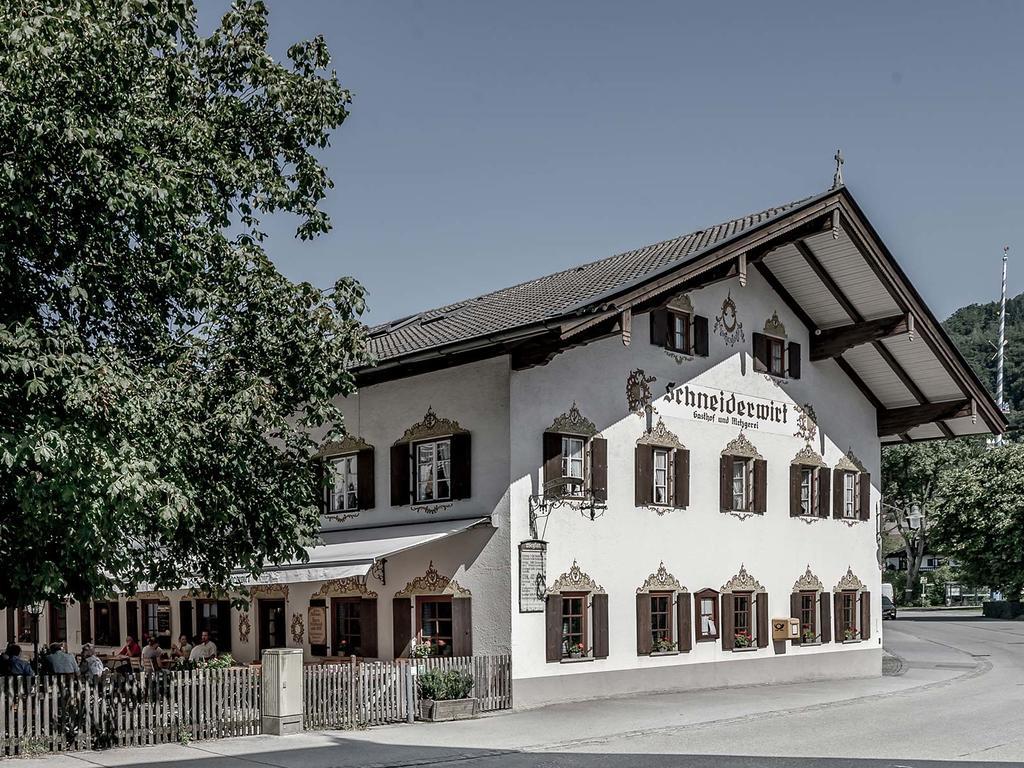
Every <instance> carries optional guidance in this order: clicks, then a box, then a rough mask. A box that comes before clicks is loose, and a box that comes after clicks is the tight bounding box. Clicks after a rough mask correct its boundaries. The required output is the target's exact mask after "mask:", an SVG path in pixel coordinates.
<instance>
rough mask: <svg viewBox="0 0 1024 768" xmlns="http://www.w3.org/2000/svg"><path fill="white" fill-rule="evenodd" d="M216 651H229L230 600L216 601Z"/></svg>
mask: <svg viewBox="0 0 1024 768" xmlns="http://www.w3.org/2000/svg"><path fill="white" fill-rule="evenodd" d="M217 653H231V601H230V600H218V601H217Z"/></svg>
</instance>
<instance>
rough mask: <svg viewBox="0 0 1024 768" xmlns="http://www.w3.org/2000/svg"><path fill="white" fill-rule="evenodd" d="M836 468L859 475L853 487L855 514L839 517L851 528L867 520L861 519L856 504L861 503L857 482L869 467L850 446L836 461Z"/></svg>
mask: <svg viewBox="0 0 1024 768" xmlns="http://www.w3.org/2000/svg"><path fill="white" fill-rule="evenodd" d="M835 470H841V471H843V472H852V473H853V474H855V475H857V480H856V482H855V484H854V488H853V498H854V505H855V506H854V513H855V514H854V516H853V517H842V518H840V519H839V522H841V523H845V524H846V525H847V526H849V527H851V528H852V527H853V526H855V525H857V524H858V523H864V522H867V521H866V520H861V519H860V516H859V514H858V513H859V510H858V509H857V507H856V504H858V503H859V502H858V499H859V493H858V488H857V485H856V483H859V482H860V474H861V473H862V472H867V469H866V468H865V467H864V463H863V462H862V461H861V460H860V459H858V458H857V455H856V454H855V453H854V452H853V448H848V449H847V450H846V453H844V454H843V455H842V457H841V458H840V459H839V461H837V462H836V466H835V468H834V470H833V471H835ZM832 492H833V493H835V489H833V491H832Z"/></svg>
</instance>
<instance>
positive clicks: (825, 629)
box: [818, 592, 832, 643]
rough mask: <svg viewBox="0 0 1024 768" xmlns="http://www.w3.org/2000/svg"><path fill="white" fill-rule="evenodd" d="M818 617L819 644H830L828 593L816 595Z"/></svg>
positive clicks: (830, 622) (829, 602) (830, 602)
mask: <svg viewBox="0 0 1024 768" xmlns="http://www.w3.org/2000/svg"><path fill="white" fill-rule="evenodd" d="M818 616H819V617H820V619H821V624H820V627H821V629H820V630H819V632H820V636H821V642H823V643H831V642H832V596H831V595H830V594H829V593H828V592H821V593H819V594H818Z"/></svg>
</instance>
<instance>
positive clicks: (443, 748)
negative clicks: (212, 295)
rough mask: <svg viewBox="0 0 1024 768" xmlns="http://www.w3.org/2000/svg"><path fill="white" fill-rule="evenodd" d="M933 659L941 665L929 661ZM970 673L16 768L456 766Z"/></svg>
mask: <svg viewBox="0 0 1024 768" xmlns="http://www.w3.org/2000/svg"><path fill="white" fill-rule="evenodd" d="M934 658H935V661H936V662H937V661H939V660H940V658H941V657H939V656H936V657H934ZM968 666H969V665H965V666H958V667H957V668H954V669H950V668H945V667H944V666H941V665H928V664H926V665H925V666H923V667H918V666H916V665H915V666H912V667H910V668H909V669H907V670H906V671H905V673H904V674H902V675H900V676H897V677H880V678H874V679H870V680H844V681H829V682H822V683H798V684H789V685H762V686H754V687H746V688H728V689H718V690H709V691H700V692H686V693H665V694H652V695H646V696H634V697H626V698H617V699H606V700H599V701H590V702H581V703H574V704H559V705H555V706H551V707H545V708H542V709H536V710H530V711H526V712H516V713H504V714H495V715H491V716H488V717H484V718H481V719H479V720H469V721H461V722H455V723H438V724H426V723H417V724H414V725H394V726H386V727H381V728H374V729H370V730H366V731H330V732H311V733H305V734H302V735H299V736H291V737H285V738H277V737H273V736H252V737H242V738H235V739H223V740H216V741H202V742H195V743H193V744H192V745H189V746H181V745H167V746H157V747H142V748H134V749H117V750H110V751H106V752H83V753H73V754H67V755H60V756H55V757H50V758H41V759H30V760H22V761H19V764H18V766H19V768H44V767H45V768H84V765H83V764H84V763H90V764H92V765H100V766H135V765H139V766H142V765H147V766H154V765H159V766H167V765H174V766H183V767H184V766H188V768H250V767H251V768H257V767H265V766H275V767H277V768H321V767H324V768H326V767H330V768H349V767H351V768H371V767H374V766H389V767H397V766H411V765H424V764H433V763H438V762H450V761H464V760H467V759H473V758H483V757H487V756H488V755H500V754H503V753H506V752H513V751H514V752H523V751H527V752H555V751H562V750H567V749H573V748H574V747H583V746H585V745H588V744H589V745H591V746H592V745H594V744H599V743H601V742H604V741H607V740H611V739H615V740H622V739H630V738H631V737H639V736H642V735H652V734H659V733H673V732H675V731H677V730H678V729H680V728H693V727H706V726H710V725H711V724H712V723H714V724H722V723H728V722H745V721H749V720H751V719H756V718H761V717H767V716H772V715H779V714H782V713H794V714H795V713H799V712H802V711H807V710H817V709H820V708H822V707H842V706H844V705H850V704H854V703H857V702H863V701H864V700H865V699H866V698H870V699H878V698H882V697H889V696H898V695H900V694H902V693H905V692H907V691H911V690H918V689H921V688H923V687H928V686H935V685H945V684H948V683H949V682H950V681H952V680H954V679H956V678H959V677H965V676H969V675H971V674H976V670H973V669H970V668H968Z"/></svg>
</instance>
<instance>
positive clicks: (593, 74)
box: [199, 0, 1024, 322]
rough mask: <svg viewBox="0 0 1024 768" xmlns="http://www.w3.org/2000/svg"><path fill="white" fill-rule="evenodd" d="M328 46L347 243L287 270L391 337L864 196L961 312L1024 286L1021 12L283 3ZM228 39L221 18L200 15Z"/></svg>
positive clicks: (306, 246) (293, 29)
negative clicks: (486, 296) (477, 306)
mask: <svg viewBox="0 0 1024 768" xmlns="http://www.w3.org/2000/svg"><path fill="white" fill-rule="evenodd" d="M267 2H268V5H269V6H270V9H271V49H272V51H273V52H274V53H275V55H278V56H283V52H284V51H285V50H286V49H287V47H288V45H289V44H291V43H293V42H295V41H297V40H299V39H304V38H308V37H311V36H312V35H314V34H317V33H322V34H323V35H325V37H326V39H327V41H328V44H329V46H330V48H331V50H332V52H333V54H334V58H335V66H336V68H337V70H338V72H339V75H340V77H341V79H342V82H343V83H344V84H345V85H346V86H347V87H348V88H350V89H351V90H352V91H353V92H354V103H353V105H352V114H351V117H350V118H349V120H348V121H347V122H346V123H345V124H344V125H343V126H342V127H341V128H340V129H339V130H338V132H337V133H336V135H335V137H334V140H333V146H332V147H331V149H330V150H329V151H328V152H327V153H326V154H325V155H324V159H325V161H326V163H327V165H328V167H329V172H330V174H331V176H332V177H333V178H334V180H335V182H336V184H337V187H336V189H335V190H333V192H332V193H331V195H330V197H329V199H328V200H327V201H326V208H327V210H328V211H329V212H330V214H331V216H332V219H333V224H334V229H333V231H332V232H331V233H330V234H329V235H326V236H324V237H322V238H320V239H319V240H318V241H316V242H314V243H302V242H300V241H298V240H295V239H293V238H292V234H293V228H292V227H291V225H290V223H289V222H287V221H283V220H282V221H275V222H273V223H272V224H271V225H270V226H268V229H269V230H270V232H271V239H270V243H269V250H270V252H271V254H272V256H273V257H274V259H275V261H276V263H277V264H278V265H279V266H280V268H281V269H282V270H283V271H284V273H285V274H286V275H288V276H289V277H290V278H292V279H295V280H309V281H311V282H313V283H315V284H317V285H321V286H326V285H329V284H330V283H331V282H332V281H333V280H334V278H335V277H337V276H338V275H341V274H351V275H354V276H355V277H357V278H358V279H359V280H361V281H362V282H363V283H364V285H366V287H367V289H368V290H369V293H370V298H369V301H370V314H369V316H368V319H369V320H370V321H371V322H382V321H385V320H389V319H392V318H394V317H398V316H401V315H406V314H409V313H411V312H414V311H417V310H421V309H426V308H429V307H433V306H438V305H441V304H445V303H448V302H451V301H455V300H458V299H461V298H466V297H470V296H473V295H476V294H479V293H482V292H485V291H488V290H492V289H495V288H501V287H503V286H506V285H510V284H513V283H516V282H521V281H523V280H526V279H529V278H531V277H537V276H540V275H543V274H547V273H549V272H553V271H556V270H558V269H561V268H563V267H567V266H571V265H574V264H578V263H582V262H586V261H592V260H594V259H598V258H602V257H604V256H608V255H611V254H614V253H617V252H619V251H622V250H627V249H629V248H633V247H637V246H640V245H644V244H647V243H650V242H655V241H658V240H663V239H666V238H669V237H672V236H674V235H677V234H681V233H685V232H689V231H692V230H694V229H700V228H703V227H705V226H707V225H710V224H713V223H717V222H718V221H722V220H725V219H729V218H733V217H735V216H738V215H742V214H744V213H748V212H751V211H754V210H758V209H761V208H765V207H768V206H771V205H774V204H777V203H782V202H786V201H789V200H793V199H797V198H800V197H804V196H807V195H810V194H814V193H816V192H819V191H821V190H824V189H825V188H826V187H828V186H829V184H830V183H831V180H832V171H833V162H832V155H833V154H834V152H835V150H836V147H842V149H843V153H844V155H845V156H846V159H847V162H846V166H845V177H846V182H847V184H848V186H849V187H850V189H851V191H852V192H853V194H854V195H855V196H856V198H857V200H858V201H859V202H860V204H861V205H862V206H863V207H864V208H865V210H866V212H867V215H868V216H869V217H870V219H871V220H872V222H873V223H874V224H875V226H876V227H877V228H878V230H879V231H880V233H881V235H882V237H883V238H884V240H885V241H886V243H887V244H888V245H889V247H890V248H891V250H892V251H893V253H894V254H895V255H896V258H897V259H898V260H899V262H900V263H901V264H902V265H903V267H904V268H905V269H906V270H907V272H908V273H909V274H910V277H911V279H912V280H914V281H915V282H916V284H917V286H918V288H919V290H920V291H921V292H922V294H923V295H924V297H925V299H926V300H927V301H928V302H929V303H930V304H931V306H932V308H933V309H934V310H935V312H936V313H937V314H938V315H939V316H940V317H945V316H946V315H948V314H949V313H950V312H951V311H952V310H954V309H955V308H957V307H959V306H961V305H963V304H967V303H971V302H976V301H986V300H990V299H993V298H996V297H997V295H998V290H999V258H1000V255H1001V249H1002V246H1003V244H1004V243H1008V244H1009V245H1010V246H1011V261H1010V270H1011V273H1010V274H1011V278H1010V288H1011V295H1013V294H1015V293H1017V291H1018V290H1020V289H1021V288H1022V287H1024V219H1022V215H1021V213H1022V211H1024V185H1022V176H1024V169H1022V163H1021V138H1020V136H1021V128H1022V118H1024V88H1022V83H1021V76H1022V74H1024V66H1022V64H1024V55H1022V53H1021V30H1022V29H1024V3H1019V2H1010V1H1009V0H1007V1H1006V2H975V3H962V2H931V1H929V2H900V3H891V2H884V3H883V2H878V3H873V2H859V3H842V4H839V3H821V2H782V1H781V0H780V1H778V2H743V3H739V2H704V3H699V4H698V3H684V2H628V3H627V2H619V3H610V2H591V1H588V2H566V1H559V2H532V1H529V2H527V1H525V0H516V1H515V2H504V3H497V2H480V1H479V0H465V1H460V2H440V1H438V2H397V1H395V0H388V1H387V2H382V1H381V0H350V1H348V2H342V1H341V0H330V1H329V0H321V1H319V2H313V1H312V0H304V1H303V2H294V1H292V0H289V1H288V2H286V1H285V0H267ZM199 6H200V19H201V23H202V26H203V27H204V28H209V26H210V25H211V24H212V23H213V21H214V17H215V16H216V15H217V13H218V12H219V11H220V10H221V9H223V7H225V3H224V2H222V0H199Z"/></svg>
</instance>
